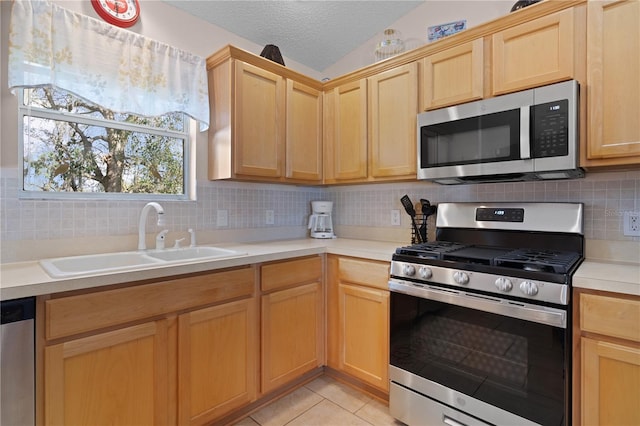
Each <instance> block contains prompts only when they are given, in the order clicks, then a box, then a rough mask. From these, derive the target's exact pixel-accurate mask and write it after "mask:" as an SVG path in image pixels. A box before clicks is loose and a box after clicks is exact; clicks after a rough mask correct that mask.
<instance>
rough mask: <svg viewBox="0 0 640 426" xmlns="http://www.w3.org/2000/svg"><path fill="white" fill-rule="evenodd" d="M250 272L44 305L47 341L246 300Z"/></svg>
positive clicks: (251, 281)
mask: <svg viewBox="0 0 640 426" xmlns="http://www.w3.org/2000/svg"><path fill="white" fill-rule="evenodd" d="M253 292H254V269H253V268H242V269H235V270H231V271H225V272H217V273H212V274H205V275H198V276H193V277H187V278H178V279H174V280H168V281H162V282H158V283H151V284H142V285H133V286H131V287H126V288H118V289H113V290H105V291H96V292H94V293H88V294H81V295H77V296H68V297H61V298H59V299H50V300H47V301H46V302H45V324H46V338H47V339H48V340H51V339H58V338H61V337H66V336H71V335H74V334H78V333H84V332H88V331H92V330H97V329H101V328H105V327H112V326H117V325H119V324H125V323H127V322H132V321H139V320H142V319H145V318H151V317H154V316H158V315H163V314H166V313H169V312H176V311H180V310H183V309H189V308H192V307H196V306H204V305H207V304H212V303H217V302H222V301H225V300H231V299H235V298H239V297H249V296H251V295H252V294H253Z"/></svg>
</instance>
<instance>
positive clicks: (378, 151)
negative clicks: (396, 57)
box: [325, 62, 418, 183]
mask: <svg viewBox="0 0 640 426" xmlns="http://www.w3.org/2000/svg"><path fill="white" fill-rule="evenodd" d="M325 99H326V100H327V105H326V108H327V109H328V112H325V145H326V147H327V151H326V153H327V156H326V161H325V183H356V182H372V181H373V182H377V181H388V180H407V179H415V178H416V115H417V113H418V64H417V62H414V63H411V64H406V65H403V66H399V67H396V68H393V69H390V70H387V71H384V72H380V73H376V74H375V75H372V76H370V77H368V78H366V79H365V78H362V79H359V80H355V81H350V82H346V83H344V84H340V85H339V86H337V87H335V88H333V89H331V90H329V93H328V94H326V97H325Z"/></svg>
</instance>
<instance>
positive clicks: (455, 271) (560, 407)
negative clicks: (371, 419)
mask: <svg viewBox="0 0 640 426" xmlns="http://www.w3.org/2000/svg"><path fill="white" fill-rule="evenodd" d="M583 258H584V233H583V206H582V204H574V203H485V204H481V203H442V204H439V205H438V215H437V219H436V241H434V242H428V243H422V244H417V245H412V246H407V247H401V248H399V249H397V250H396V253H395V254H394V256H393V259H392V262H391V274H390V280H389V289H390V291H391V310H390V312H391V313H390V326H391V328H390V367H389V369H390V370H389V376H390V381H391V383H390V396H389V406H390V411H391V414H392V415H393V416H394V417H396V418H397V419H399V420H401V421H403V422H404V423H407V424H409V425H430V426H431V425H438V424H445V425H450V426H454V425H487V424H490V425H509V426H512V425H535V424H540V425H570V424H571V403H570V402H571V297H570V296H571V277H572V275H573V273H574V272H575V270H576V269H577V268H578V266H579V265H580V263H581V262H582V260H583Z"/></svg>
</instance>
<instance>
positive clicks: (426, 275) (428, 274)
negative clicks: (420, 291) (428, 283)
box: [418, 266, 433, 280]
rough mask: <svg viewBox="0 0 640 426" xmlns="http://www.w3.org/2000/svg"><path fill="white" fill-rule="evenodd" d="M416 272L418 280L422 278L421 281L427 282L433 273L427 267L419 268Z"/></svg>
mask: <svg viewBox="0 0 640 426" xmlns="http://www.w3.org/2000/svg"><path fill="white" fill-rule="evenodd" d="M418 272H419V273H420V278H422V279H423V280H428V279H429V278H431V276H432V275H433V272H431V268H429V267H427V266H422V267H420V269H419V270H418Z"/></svg>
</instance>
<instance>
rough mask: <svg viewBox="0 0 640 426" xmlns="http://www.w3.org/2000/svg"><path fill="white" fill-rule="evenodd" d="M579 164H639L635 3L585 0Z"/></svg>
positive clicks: (639, 11) (639, 19) (639, 18)
mask: <svg viewBox="0 0 640 426" xmlns="http://www.w3.org/2000/svg"><path fill="white" fill-rule="evenodd" d="M587 21H588V25H587V86H588V135H587V150H586V151H587V152H586V157H587V158H586V159H584V161H583V165H584V166H585V167H588V166H598V165H604V166H609V165H625V164H640V120H639V119H638V117H640V2H638V1H635V0H629V1H589V2H588V9H587Z"/></svg>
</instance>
